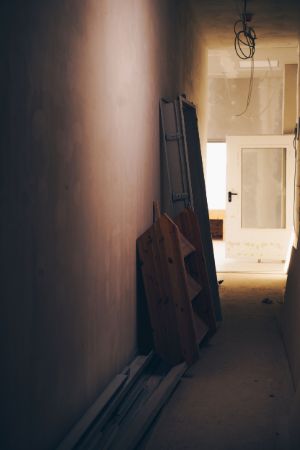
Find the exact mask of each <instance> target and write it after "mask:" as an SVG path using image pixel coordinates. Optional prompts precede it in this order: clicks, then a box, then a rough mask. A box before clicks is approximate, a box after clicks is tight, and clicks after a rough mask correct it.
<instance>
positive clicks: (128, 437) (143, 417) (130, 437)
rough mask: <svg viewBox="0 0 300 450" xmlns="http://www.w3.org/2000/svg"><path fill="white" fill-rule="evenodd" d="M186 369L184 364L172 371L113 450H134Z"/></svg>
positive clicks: (113, 444)
mask: <svg viewBox="0 0 300 450" xmlns="http://www.w3.org/2000/svg"><path fill="white" fill-rule="evenodd" d="M186 369H187V365H186V363H182V364H179V365H177V366H175V367H173V368H172V369H171V370H170V372H169V373H168V374H167V376H166V377H165V378H164V379H163V381H162V382H161V383H160V384H159V386H158V388H157V389H156V390H155V391H154V392H153V394H152V395H151V397H150V398H149V400H148V401H147V402H146V403H145V404H143V406H142V407H141V408H140V409H139V410H138V411H137V413H136V417H135V420H134V426H130V427H127V429H126V431H125V432H124V433H123V434H122V436H120V437H119V436H118V439H117V442H113V443H112V446H111V447H110V448H111V449H112V450H134V448H135V447H136V446H137V444H138V443H139V441H140V439H141V438H142V436H143V435H144V433H145V431H146V430H147V429H148V427H149V426H150V424H151V423H152V421H153V420H154V418H155V416H156V415H157V414H158V412H159V411H160V409H161V408H162V406H163V405H164V403H165V402H166V401H167V399H168V398H169V397H170V395H171V393H172V392H173V390H174V389H175V387H176V385H177V384H178V383H179V381H180V379H181V377H182V375H183V374H184V372H185V371H186Z"/></svg>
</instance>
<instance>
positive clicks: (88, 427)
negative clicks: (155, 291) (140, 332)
mask: <svg viewBox="0 0 300 450" xmlns="http://www.w3.org/2000/svg"><path fill="white" fill-rule="evenodd" d="M186 369H187V365H186V363H181V364H178V365H176V366H174V367H172V368H171V367H170V366H169V365H168V364H166V363H165V362H163V361H162V360H161V359H160V358H159V357H158V356H157V355H155V354H154V353H153V352H151V353H150V354H149V355H147V356H143V355H139V356H137V357H136V358H135V359H134V360H133V362H132V363H131V364H130V365H129V366H128V367H126V368H125V369H124V370H123V371H122V372H121V373H120V374H118V375H117V376H116V377H115V378H114V379H113V380H112V382H111V383H110V384H109V385H108V386H107V388H106V389H105V390H104V392H103V393H102V394H101V395H100V397H99V398H98V399H97V400H96V401H95V402H94V404H93V405H92V406H91V407H90V408H89V409H88V410H87V411H86V413H85V414H84V415H83V416H82V418H81V419H80V420H79V422H77V423H76V425H75V426H74V428H72V429H71V431H70V432H69V434H68V435H67V436H66V437H65V439H64V440H63V441H62V443H61V444H60V445H59V447H58V448H57V450H71V449H75V450H96V449H97V450H104V449H106V450H133V449H134V448H135V447H136V446H137V445H138V443H139V442H140V440H141V439H142V438H143V436H144V434H145V432H146V431H147V430H148V428H149V426H150V425H151V423H152V422H153V420H154V419H155V417H156V416H157V414H158V413H159V411H160V409H161V408H162V407H163V405H164V403H165V402H166V401H167V400H168V398H169V397H170V395H171V394H172V392H173V390H174V389H175V387H176V386H177V384H178V383H179V381H180V379H181V378H182V376H183V375H184V373H185V371H186Z"/></svg>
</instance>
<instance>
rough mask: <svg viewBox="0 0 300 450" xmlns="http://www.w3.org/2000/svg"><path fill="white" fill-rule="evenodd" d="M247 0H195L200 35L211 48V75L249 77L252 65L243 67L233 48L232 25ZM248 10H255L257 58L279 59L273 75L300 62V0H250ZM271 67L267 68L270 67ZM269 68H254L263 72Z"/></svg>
mask: <svg viewBox="0 0 300 450" xmlns="http://www.w3.org/2000/svg"><path fill="white" fill-rule="evenodd" d="M243 6H244V0H206V1H204V0H192V7H193V8H194V14H195V16H196V17H197V21H198V25H199V29H200V30H201V35H202V38H203V40H204V41H205V44H206V46H207V47H208V49H209V52H208V55H209V75H210V76H214V77H221V76H227V77H229V78H233V77H249V69H240V67H239V58H238V57H237V56H236V54H235V51H234V32H233V25H234V23H235V21H236V20H238V19H239V15H240V12H241V11H242V9H243ZM247 12H251V13H252V14H253V18H252V21H251V26H252V27H253V28H254V29H255V32H256V35H257V40H256V52H255V56H254V58H255V59H256V60H258V59H261V60H267V59H268V58H269V59H270V60H271V59H275V60H278V61H279V66H278V68H276V69H272V76H282V68H283V67H284V64H294V63H298V59H299V57H298V43H299V38H300V0H247ZM267 70H268V69H267ZM265 73H266V69H264V70H263V69H261V70H259V69H255V76H257V77H259V76H264V74H265Z"/></svg>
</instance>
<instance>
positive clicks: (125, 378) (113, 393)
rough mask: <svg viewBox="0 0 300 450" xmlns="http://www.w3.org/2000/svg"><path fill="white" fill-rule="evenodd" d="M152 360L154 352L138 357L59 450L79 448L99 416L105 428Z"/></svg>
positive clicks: (72, 431)
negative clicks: (106, 422)
mask: <svg viewBox="0 0 300 450" xmlns="http://www.w3.org/2000/svg"><path fill="white" fill-rule="evenodd" d="M152 358H153V352H151V353H149V355H147V356H144V355H138V356H137V357H136V358H135V359H134V360H133V362H132V363H131V364H130V365H129V366H128V367H126V368H125V369H124V371H123V372H122V373H121V374H118V375H117V376H116V377H115V378H114V379H113V380H112V382H111V383H110V384H109V385H108V386H107V388H106V389H105V390H104V392H103V393H102V394H101V395H100V396H99V397H98V399H97V400H96V401H95V402H94V403H93V404H92V406H91V407H90V408H89V409H88V410H87V411H86V413H85V414H84V415H83V416H82V417H81V419H80V420H79V421H78V422H77V423H76V424H75V426H74V427H73V428H72V429H71V431H70V432H69V433H68V434H67V436H66V437H65V439H64V440H63V441H62V442H61V443H60V445H59V446H58V447H57V450H71V449H73V448H75V447H76V448H78V442H79V441H80V440H81V438H82V437H83V435H84V434H85V433H86V431H87V430H88V429H89V427H90V426H91V425H92V424H93V422H94V421H95V420H96V419H97V418H98V417H99V416H101V417H100V419H99V421H100V422H101V423H100V425H102V426H103V424H104V423H105V421H106V420H107V418H108V417H109V415H110V414H111V413H112V412H113V410H114V409H115V408H116V407H117V406H118V404H119V403H120V402H121V401H122V399H123V398H124V396H125V395H126V393H127V392H128V390H129V389H130V387H131V386H132V385H133V384H134V382H135V380H136V379H137V378H138V376H139V375H140V373H141V372H142V371H143V370H144V369H145V367H146V366H147V365H148V364H149V363H150V361H151V360H152ZM79 448H80V446H79Z"/></svg>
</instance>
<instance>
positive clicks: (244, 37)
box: [233, 0, 256, 117]
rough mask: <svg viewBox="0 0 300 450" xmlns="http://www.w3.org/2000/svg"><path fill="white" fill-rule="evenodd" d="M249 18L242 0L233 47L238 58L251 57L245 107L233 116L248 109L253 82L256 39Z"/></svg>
mask: <svg viewBox="0 0 300 450" xmlns="http://www.w3.org/2000/svg"><path fill="white" fill-rule="evenodd" d="M251 20H252V14H251V13H249V12H247V0H244V10H243V12H242V13H241V14H240V19H239V20H237V21H236V22H235V24H234V26H233V29H234V34H235V39H234V48H235V52H236V54H237V56H238V57H239V58H240V59H251V72H250V80H249V89H248V96H247V101H246V106H245V109H244V110H243V111H242V112H241V113H239V114H235V115H234V117H240V116H243V115H244V114H245V113H246V111H247V110H248V108H249V105H250V102H251V96H252V89H253V82H254V53H255V40H256V34H255V31H254V28H252V27H250V26H249V25H248V23H249V22H250V21H251Z"/></svg>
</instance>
